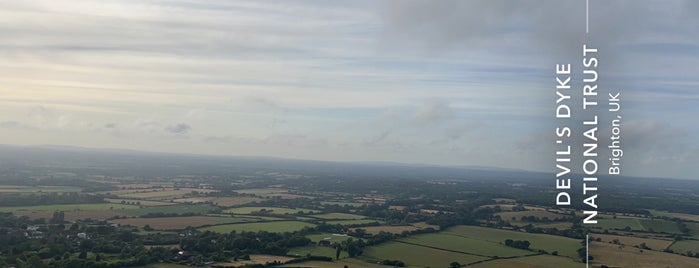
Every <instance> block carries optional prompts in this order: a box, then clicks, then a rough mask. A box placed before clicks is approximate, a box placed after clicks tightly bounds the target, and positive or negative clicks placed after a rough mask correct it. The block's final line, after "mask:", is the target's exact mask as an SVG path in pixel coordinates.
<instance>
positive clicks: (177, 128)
mask: <svg viewBox="0 0 699 268" xmlns="http://www.w3.org/2000/svg"><path fill="white" fill-rule="evenodd" d="M164 129H165V131H167V132H170V133H174V134H187V132H189V131H190V130H192V127H191V126H190V125H188V124H185V123H179V124H176V125H169V126H166V127H165V128H164Z"/></svg>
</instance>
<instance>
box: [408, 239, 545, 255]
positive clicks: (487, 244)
mask: <svg viewBox="0 0 699 268" xmlns="http://www.w3.org/2000/svg"><path fill="white" fill-rule="evenodd" d="M399 241H401V242H408V243H412V244H419V245H423V246H429V247H434V248H439V249H444V250H449V251H457V252H465V253H471V254H476V255H483V256H488V257H494V256H498V257H514V256H524V255H529V254H532V252H531V251H527V250H522V249H516V248H512V247H508V246H505V245H503V244H501V243H499V242H491V241H484V240H476V239H473V238H466V237H462V236H457V235H453V234H449V233H434V234H422V235H415V236H411V237H408V238H403V239H400V240H399Z"/></svg>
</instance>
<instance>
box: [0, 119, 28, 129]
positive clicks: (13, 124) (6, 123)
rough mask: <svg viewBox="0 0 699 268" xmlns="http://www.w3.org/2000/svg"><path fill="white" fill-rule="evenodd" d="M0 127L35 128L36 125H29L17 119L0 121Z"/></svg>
mask: <svg viewBox="0 0 699 268" xmlns="http://www.w3.org/2000/svg"><path fill="white" fill-rule="evenodd" d="M0 128H8V129H34V127H32V126H29V125H27V124H24V123H20V122H17V121H3V122H0Z"/></svg>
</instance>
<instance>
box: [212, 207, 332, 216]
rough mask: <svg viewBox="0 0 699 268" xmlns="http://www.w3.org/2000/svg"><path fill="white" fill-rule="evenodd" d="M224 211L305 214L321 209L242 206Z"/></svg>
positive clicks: (233, 212)
mask: <svg viewBox="0 0 699 268" xmlns="http://www.w3.org/2000/svg"><path fill="white" fill-rule="evenodd" d="M263 210H264V211H263ZM224 212H225V213H231V214H252V213H255V212H265V213H270V214H277V215H285V214H298V213H305V214H308V213H318V212H319V211H317V210H313V209H303V208H282V207H240V208H232V209H228V210H226V211H224Z"/></svg>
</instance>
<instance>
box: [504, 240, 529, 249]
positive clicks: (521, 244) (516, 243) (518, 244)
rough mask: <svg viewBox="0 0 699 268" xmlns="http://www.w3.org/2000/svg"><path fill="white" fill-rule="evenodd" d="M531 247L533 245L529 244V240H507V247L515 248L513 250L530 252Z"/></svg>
mask: <svg viewBox="0 0 699 268" xmlns="http://www.w3.org/2000/svg"><path fill="white" fill-rule="evenodd" d="M530 245H531V243H529V241H527V240H512V239H506V240H505V246H508V247H513V248H519V249H524V250H529V246H530Z"/></svg>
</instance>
